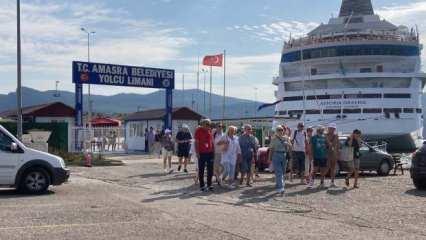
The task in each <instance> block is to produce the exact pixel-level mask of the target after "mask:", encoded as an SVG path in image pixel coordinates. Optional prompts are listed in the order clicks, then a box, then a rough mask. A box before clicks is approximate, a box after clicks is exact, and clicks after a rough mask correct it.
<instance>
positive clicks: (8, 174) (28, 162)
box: [0, 125, 70, 194]
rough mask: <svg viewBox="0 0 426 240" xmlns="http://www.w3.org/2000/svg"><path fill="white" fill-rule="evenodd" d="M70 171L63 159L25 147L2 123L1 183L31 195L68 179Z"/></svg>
mask: <svg viewBox="0 0 426 240" xmlns="http://www.w3.org/2000/svg"><path fill="white" fill-rule="evenodd" d="M69 176H70V171H69V170H68V169H67V168H66V167H65V162H64V160H63V159H62V158H60V157H58V156H55V155H52V154H49V153H45V152H40V151H37V150H34V149H31V148H28V147H26V146H25V145H24V144H22V142H21V141H19V140H18V139H17V138H15V137H14V136H13V135H12V134H11V133H9V132H8V131H7V130H6V129H5V128H4V127H3V126H1V125H0V186H1V187H14V188H17V189H18V190H22V191H25V192H27V193H31V194H40V193H43V192H45V191H46V190H47V189H48V188H49V186H50V185H60V184H62V183H64V182H67V181H68V178H69Z"/></svg>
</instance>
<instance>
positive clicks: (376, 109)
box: [362, 108, 382, 113]
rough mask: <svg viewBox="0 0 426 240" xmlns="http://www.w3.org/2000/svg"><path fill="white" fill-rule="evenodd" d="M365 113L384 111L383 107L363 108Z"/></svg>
mask: <svg viewBox="0 0 426 240" xmlns="http://www.w3.org/2000/svg"><path fill="white" fill-rule="evenodd" d="M362 112H363V113H382V109H381V108H364V109H363V110H362Z"/></svg>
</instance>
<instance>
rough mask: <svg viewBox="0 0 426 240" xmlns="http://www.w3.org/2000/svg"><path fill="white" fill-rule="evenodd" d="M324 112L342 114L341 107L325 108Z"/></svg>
mask: <svg viewBox="0 0 426 240" xmlns="http://www.w3.org/2000/svg"><path fill="white" fill-rule="evenodd" d="M323 112H324V114H340V109H324V111H323Z"/></svg>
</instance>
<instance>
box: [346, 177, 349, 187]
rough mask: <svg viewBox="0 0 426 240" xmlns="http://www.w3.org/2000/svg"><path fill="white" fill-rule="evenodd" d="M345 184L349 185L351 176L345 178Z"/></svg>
mask: <svg viewBox="0 0 426 240" xmlns="http://www.w3.org/2000/svg"><path fill="white" fill-rule="evenodd" d="M345 184H346V187H349V184H350V183H349V178H345Z"/></svg>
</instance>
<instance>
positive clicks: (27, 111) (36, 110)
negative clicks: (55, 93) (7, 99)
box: [0, 102, 75, 118]
mask: <svg viewBox="0 0 426 240" xmlns="http://www.w3.org/2000/svg"><path fill="white" fill-rule="evenodd" d="M22 115H23V116H24V117H74V115H75V110H74V108H72V107H70V106H68V105H66V104H64V103H62V102H52V103H46V104H40V105H34V106H28V107H24V108H22ZM16 116H17V110H16V109H11V110H7V111H4V112H1V113H0V117H3V118H16Z"/></svg>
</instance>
